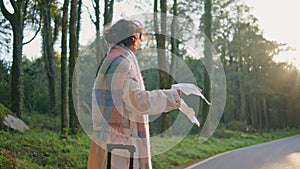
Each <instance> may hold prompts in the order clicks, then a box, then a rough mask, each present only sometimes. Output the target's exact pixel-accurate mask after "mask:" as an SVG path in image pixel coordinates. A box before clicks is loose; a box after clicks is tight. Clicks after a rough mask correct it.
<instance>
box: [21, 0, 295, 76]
mask: <svg viewBox="0 0 300 169" xmlns="http://www.w3.org/2000/svg"><path fill="white" fill-rule="evenodd" d="M242 1H244V2H245V3H246V4H247V5H249V6H250V7H252V9H251V11H252V14H254V15H255V16H256V17H257V18H258V22H259V25H260V27H261V29H262V31H263V34H264V36H265V38H266V39H268V40H275V41H277V42H279V43H287V44H288V45H290V46H291V47H292V48H294V49H295V51H290V52H285V53H281V54H280V55H278V56H276V57H275V58H274V60H275V61H287V62H290V63H293V64H294V65H295V66H297V67H298V69H299V70H300V32H299V30H300V21H299V16H300V9H299V8H300V0H284V1H283V0H242ZM83 2H84V3H85V5H86V6H91V4H90V3H91V0H83ZM128 2H129V4H137V3H138V4H139V5H140V6H141V7H143V9H144V10H143V12H152V7H151V6H149V4H148V3H146V1H145V0H124V1H123V2H121V3H118V2H116V3H115V10H114V11H115V15H114V18H120V17H121V16H122V15H124V14H125V13H128V9H129V8H130V5H129V4H128ZM138 12H139V11H132V13H133V14H137V13H138ZM82 17H83V22H82V32H81V36H80V44H82V45H85V44H87V43H88V42H90V41H92V40H93V39H94V37H93V35H94V34H95V28H94V26H93V25H92V23H91V22H90V19H89V16H88V13H87V9H86V8H84V9H83V16H82ZM40 40H41V39H40V37H37V38H36V39H35V40H34V41H33V42H32V43H31V44H28V45H26V46H24V54H25V55H26V56H27V57H28V58H29V59H34V58H36V57H38V56H40V50H41V49H40V46H41V45H40ZM57 47H58V48H59V44H57Z"/></svg>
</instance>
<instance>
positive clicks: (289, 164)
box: [185, 135, 300, 169]
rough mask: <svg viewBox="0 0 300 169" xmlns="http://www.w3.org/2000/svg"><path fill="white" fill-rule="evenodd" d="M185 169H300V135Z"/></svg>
mask: <svg viewBox="0 0 300 169" xmlns="http://www.w3.org/2000/svg"><path fill="white" fill-rule="evenodd" d="M185 169H300V135H296V136H292V137H287V138H284V139H280V140H275V141H271V142H268V143H263V144H259V145H255V146H251V147H246V148H241V149H237V150H233V151H230V152H226V153H222V154H219V155H217V156H214V157H211V158H208V159H206V160H204V161H201V162H199V163H197V164H194V165H192V166H190V167H187V168H185Z"/></svg>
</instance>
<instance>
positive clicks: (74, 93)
mask: <svg viewBox="0 0 300 169" xmlns="http://www.w3.org/2000/svg"><path fill="white" fill-rule="evenodd" d="M77 2H78V1H77V0H71V13H70V25H69V33H70V41H69V49H70V56H69V113H70V130H71V132H72V133H76V132H77V131H78V129H79V121H78V118H77V116H76V110H77V111H79V110H78V108H75V106H78V102H79V100H78V79H77V77H76V75H77V73H76V72H75V71H76V69H75V65H76V60H77V57H78V38H77V12H78V8H77V7H78V6H77V5H78V4H77ZM73 75H75V76H74V77H73Z"/></svg>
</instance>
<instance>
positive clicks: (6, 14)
mask: <svg viewBox="0 0 300 169" xmlns="http://www.w3.org/2000/svg"><path fill="white" fill-rule="evenodd" d="M0 8H1V11H2V13H3V15H4V16H5V18H6V19H8V20H9V22H10V23H12V22H13V14H11V13H10V12H8V10H7V9H6V7H5V5H4V3H3V0H0Z"/></svg>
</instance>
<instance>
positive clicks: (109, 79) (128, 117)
mask: <svg viewBox="0 0 300 169" xmlns="http://www.w3.org/2000/svg"><path fill="white" fill-rule="evenodd" d="M143 32H144V28H143V26H142V24H141V23H140V22H139V21H133V20H125V19H122V20H119V21H118V22H116V23H115V24H114V25H112V26H111V27H110V28H109V29H108V30H107V31H105V33H104V36H105V39H106V41H107V42H108V43H109V44H110V46H111V47H110V49H109V51H108V52H107V55H106V57H105V58H104V60H103V61H102V63H101V66H100V67H99V70H98V73H97V77H96V80H95V83H94V88H93V129H94V135H93V141H92V143H91V147H90V153H89V160H88V168H91V169H98V168H106V167H107V153H108V152H107V145H108V144H122V145H123V144H124V145H134V146H135V147H136V151H135V153H134V168H141V169H151V168H152V165H151V154H150V142H149V140H150V136H149V125H148V115H150V114H158V113H162V112H168V111H171V110H173V109H178V108H179V106H180V104H181V101H180V100H181V99H180V90H175V89H169V90H155V91H146V90H145V87H144V83H143V78H142V76H141V72H140V68H139V65H138V63H137V60H136V57H135V55H134V53H133V52H135V51H136V50H137V49H138V48H139V47H140V43H141V41H142V39H143ZM111 167H112V168H117V169H124V168H128V167H129V152H128V151H126V150H114V151H113V152H112V157H111Z"/></svg>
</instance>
